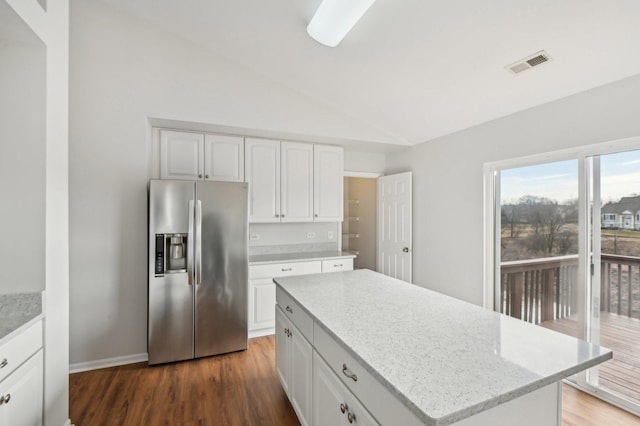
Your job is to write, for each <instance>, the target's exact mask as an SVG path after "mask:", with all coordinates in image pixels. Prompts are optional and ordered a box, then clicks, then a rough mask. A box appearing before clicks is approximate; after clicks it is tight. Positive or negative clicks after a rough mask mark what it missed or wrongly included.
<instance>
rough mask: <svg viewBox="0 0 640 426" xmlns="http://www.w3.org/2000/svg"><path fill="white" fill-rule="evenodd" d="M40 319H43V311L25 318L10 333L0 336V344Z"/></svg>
mask: <svg viewBox="0 0 640 426" xmlns="http://www.w3.org/2000/svg"><path fill="white" fill-rule="evenodd" d="M42 319H44V312H41V313H39V314H38V315H36V316H35V317H33V318H31V319H29V320H27V321H26V322H25V323H24V324H22V325H21V326H20V327H18V328H16V329H15V330H13V331H12V332H11V333H9V334H7V335H5V336H3V337H2V338H0V346H2V345H4V344H5V343H7V342H8V341H10V340H12V339H13V338H14V337H16V336H18V335H19V334H21V333H22V332H23V331H25V330H26V329H27V328H29V327H31V326H32V325H33V324H35V323H37V322H38V321H40V320H42Z"/></svg>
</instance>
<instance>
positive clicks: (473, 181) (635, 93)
mask: <svg viewBox="0 0 640 426" xmlns="http://www.w3.org/2000/svg"><path fill="white" fill-rule="evenodd" d="M639 135H640V76H635V77H632V78H629V79H625V80H621V81H619V82H615V83H612V84H609V85H606V86H602V87H600V88H596V89H593V90H589V91H587V92H583V93H580V94H577V95H574V96H571V97H568V98H565V99H561V100H558V101H555V102H552V103H549V104H546V105H543V106H540V107H536V108H532V109H530V110H527V111H523V112H520V113H517V114H514V115H511V116H508V117H504V118H502V119H499V120H495V121H491V122H489V123H485V124H482V125H479V126H477V127H473V128H470V129H467V130H465V131H461V132H458V133H455V134H452V135H449V136H445V137H442V138H438V139H435V140H433V141H430V142H427V143H423V144H420V145H418V146H415V147H413V148H410V149H407V150H405V151H402V152H401V153H398V154H394V155H390V156H389V157H388V158H387V172H388V173H394V172H400V171H409V170H411V171H413V179H414V181H413V200H414V204H413V218H414V219H413V220H414V223H413V255H414V262H413V265H414V266H413V268H414V270H413V277H414V282H415V283H416V284H419V285H421V286H424V287H428V288H430V289H433V290H436V291H439V292H442V293H445V294H449V295H452V296H454V297H457V298H460V299H463V300H467V301H470V302H473V303H476V304H479V305H480V304H482V302H483V298H482V292H483V282H482V280H483V250H484V243H483V165H484V163H486V162H492V161H497V160H502V159H509V158H515V157H521V156H526V155H531V154H536V153H543V152H549V151H554V150H559V149H562V148H570V147H575V146H580V145H588V144H592V143H598V142H606V141H611V140H616V139H620V138H626V137H633V136H639Z"/></svg>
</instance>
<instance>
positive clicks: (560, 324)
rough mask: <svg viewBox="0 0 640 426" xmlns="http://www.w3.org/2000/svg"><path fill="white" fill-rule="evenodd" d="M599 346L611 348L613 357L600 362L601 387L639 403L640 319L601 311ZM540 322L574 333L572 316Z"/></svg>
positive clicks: (574, 326)
mask: <svg viewBox="0 0 640 426" xmlns="http://www.w3.org/2000/svg"><path fill="white" fill-rule="evenodd" d="M600 315H601V316H600V345H602V346H605V347H607V348H609V349H611V350H613V359H611V360H609V361H607V362H605V363H603V364H600V374H599V377H600V381H599V383H600V386H602V387H604V388H607V389H608V390H610V391H613V392H615V393H617V394H619V395H620V396H623V397H625V398H629V399H632V400H633V401H635V402H636V403H640V320H639V319H636V318H629V317H626V316H622V315H617V314H612V313H609V312H600ZM540 325H542V326H543V327H546V328H549V329H551V330H555V331H559V332H561V333H564V334H569V335H571V336H575V335H576V334H577V330H578V323H577V322H576V320H575V318H573V317H566V318H562V319H556V320H551V321H543V322H542V323H541V324H540Z"/></svg>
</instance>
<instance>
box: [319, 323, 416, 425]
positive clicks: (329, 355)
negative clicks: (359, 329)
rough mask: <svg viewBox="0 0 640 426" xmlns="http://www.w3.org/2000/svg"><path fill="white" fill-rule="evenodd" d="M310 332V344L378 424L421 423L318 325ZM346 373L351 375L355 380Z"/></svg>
mask: <svg viewBox="0 0 640 426" xmlns="http://www.w3.org/2000/svg"><path fill="white" fill-rule="evenodd" d="M313 335H314V341H313V346H314V347H315V348H316V350H317V351H318V353H319V354H320V356H322V358H323V359H324V360H325V361H326V362H327V364H328V365H329V367H330V368H331V370H332V371H333V372H334V373H335V374H336V375H337V376H338V377H339V378H340V380H341V381H342V383H344V384H345V385H346V386H347V388H349V390H350V391H351V392H352V393H353V394H354V395H355V396H356V398H358V399H359V400H360V402H362V404H363V405H364V406H365V407H367V409H368V410H369V411H370V412H371V414H372V415H373V416H374V417H375V418H376V420H377V421H378V422H380V424H382V425H407V426H413V425H422V424H423V423H422V422H421V421H420V420H419V419H418V418H417V417H416V416H415V415H413V414H412V413H411V412H410V411H409V409H408V408H407V407H406V406H405V405H404V404H403V403H401V402H400V401H399V400H398V399H397V398H396V397H395V396H394V395H393V394H392V393H391V392H390V391H389V390H388V389H387V388H386V387H385V386H384V385H383V384H381V383H380V382H379V381H378V380H377V379H375V378H374V377H373V376H372V375H371V373H369V372H368V371H367V370H366V369H365V368H364V367H363V366H362V365H360V363H359V362H358V361H356V359H355V358H354V357H352V356H351V355H350V354H349V353H348V352H347V351H346V350H345V349H344V348H343V347H342V346H340V345H339V344H338V343H337V342H336V341H335V340H334V339H333V337H331V336H330V335H329V334H328V333H327V332H326V331H325V330H324V329H323V328H322V327H320V326H318V325H317V324H316V325H314V330H313ZM347 375H355V377H354V378H356V380H353V378H350V377H348V376H347Z"/></svg>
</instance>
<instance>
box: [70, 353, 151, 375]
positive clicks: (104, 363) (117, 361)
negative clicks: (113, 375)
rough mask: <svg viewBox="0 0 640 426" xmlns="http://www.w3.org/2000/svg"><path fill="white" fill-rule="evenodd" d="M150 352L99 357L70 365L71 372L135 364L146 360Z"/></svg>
mask: <svg viewBox="0 0 640 426" xmlns="http://www.w3.org/2000/svg"><path fill="white" fill-rule="evenodd" d="M148 360H149V354H147V353H146V352H145V353H143V354H135V355H125V356H118V357H115V358H105V359H98V360H95V361H87V362H78V363H75V364H70V365H69V374H73V373H81V372H83V371H91V370H98V369H100V368H108V367H117V366H119V365H126V364H134V363H136V362H146V361H148Z"/></svg>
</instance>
